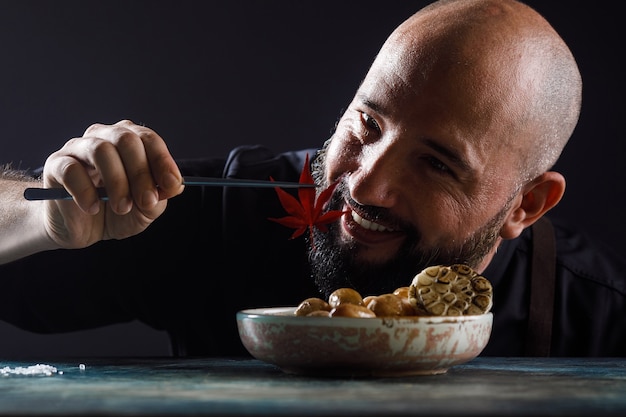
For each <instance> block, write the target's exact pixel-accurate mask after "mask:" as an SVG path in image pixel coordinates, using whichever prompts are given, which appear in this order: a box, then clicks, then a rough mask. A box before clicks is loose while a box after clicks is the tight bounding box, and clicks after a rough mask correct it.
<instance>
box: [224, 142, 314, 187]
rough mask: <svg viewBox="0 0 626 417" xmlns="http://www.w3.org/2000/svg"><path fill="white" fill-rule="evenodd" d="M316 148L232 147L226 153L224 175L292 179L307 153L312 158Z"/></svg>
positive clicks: (300, 167)
mask: <svg viewBox="0 0 626 417" xmlns="http://www.w3.org/2000/svg"><path fill="white" fill-rule="evenodd" d="M316 152H317V149H314V148H309V149H300V150H294V151H286V152H274V151H272V150H271V149H269V148H266V147H264V146H260V145H247V146H239V147H237V148H234V149H233V150H232V151H231V152H230V154H229V155H228V159H227V161H226V165H225V167H224V176H232V177H241V178H257V179H268V178H269V177H270V176H271V177H272V178H275V179H294V178H297V176H298V175H299V174H300V171H301V170H302V166H303V165H304V161H305V160H306V157H307V155H308V157H309V159H313V158H314V156H315V154H316Z"/></svg>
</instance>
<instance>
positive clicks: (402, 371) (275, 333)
mask: <svg viewBox="0 0 626 417" xmlns="http://www.w3.org/2000/svg"><path fill="white" fill-rule="evenodd" d="M294 311H295V307H277V308H259V309H250V310H243V311H240V312H238V313H237V326H238V329H239V335H240V337H241V341H242V343H243V345H244V346H245V348H246V349H247V350H248V352H250V354H251V355H252V356H254V357H255V358H257V359H260V360H262V361H264V362H268V363H271V364H274V365H276V366H278V367H279V368H280V369H282V370H283V371H284V372H287V373H294V374H307V375H329V376H332V375H334V376H341V375H344V376H405V375H433V374H442V373H445V372H447V370H448V369H449V368H450V367H452V366H454V365H459V364H462V363H465V362H468V361H470V360H472V359H474V358H475V357H476V356H478V355H479V354H480V352H482V350H483V349H484V348H485V346H486V345H487V342H488V341H489V337H490V335H491V327H492V323H493V315H492V313H487V314H481V315H473V316H458V317H453V316H446V317H441V316H433V317H397V318H348V317H300V316H295V315H294Z"/></svg>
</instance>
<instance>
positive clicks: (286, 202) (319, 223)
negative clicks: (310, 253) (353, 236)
mask: <svg viewBox="0 0 626 417" xmlns="http://www.w3.org/2000/svg"><path fill="white" fill-rule="evenodd" d="M270 179H271V180H272V181H273V180H274V179H273V178H271V177H270ZM300 183H302V184H314V181H313V177H312V176H311V171H310V169H309V155H308V154H307V155H306V159H305V161H304V166H303V167H302V172H301V173H300ZM338 183H339V182H338V181H335V182H334V183H333V184H331V185H330V186H329V187H328V188H326V189H325V190H323V191H322V192H321V193H320V194H319V196H317V199H316V198H315V196H316V191H315V188H313V187H301V188H298V199H299V201H298V199H296V198H295V197H294V196H292V195H291V194H289V193H288V192H286V191H284V190H282V189H281V188H279V187H276V188H274V189H275V190H276V194H278V198H279V200H280V203H281V204H282V206H283V208H284V209H285V211H287V213H289V215H288V216H285V217H281V218H269V220H272V221H275V222H276V223H279V224H281V225H283V226H287V227H290V228H292V229H296V230H295V231H294V232H293V234H292V235H291V237H290V239H295V238H297V237H298V236H300V235H302V234H303V233H304V232H305V231H306V230H307V229H309V233H310V237H311V242H313V228H314V227H317V229H318V230H320V231H322V232H327V231H328V227H327V225H328V224H329V223H332V222H335V221H337V220H338V219H339V218H340V217H341V216H342V215H343V214H344V213H345V211H342V210H330V211H327V212H326V213H323V211H324V207H325V205H326V203H327V202H328V200H330V197H331V196H332V194H333V191H334V190H335V188H336V187H337V184H338Z"/></svg>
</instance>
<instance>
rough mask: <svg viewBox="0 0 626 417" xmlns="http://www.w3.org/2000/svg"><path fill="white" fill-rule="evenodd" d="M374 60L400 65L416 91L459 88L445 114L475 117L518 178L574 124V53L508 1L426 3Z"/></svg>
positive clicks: (552, 155)
mask: <svg viewBox="0 0 626 417" xmlns="http://www.w3.org/2000/svg"><path fill="white" fill-rule="evenodd" d="M390 62H393V63H394V64H395V65H389V63H390ZM377 65H378V66H386V67H387V68H400V70H401V71H403V72H404V74H403V75H402V77H404V78H407V77H411V78H412V82H411V83H410V85H411V86H412V88H413V93H415V94H424V95H425V94H426V92H427V91H426V90H427V89H428V88H430V87H429V83H431V84H432V83H440V84H446V85H447V87H446V88H449V89H455V88H456V89H458V97H459V102H458V103H456V104H457V105H458V108H457V107H454V108H452V109H450V111H455V112H457V113H459V114H464V115H465V117H466V118H467V119H473V120H475V121H476V129H477V134H484V135H485V136H489V134H490V133H491V134H493V136H494V140H495V136H498V139H497V143H492V144H491V145H492V146H501V147H506V148H507V149H509V150H512V151H514V152H515V153H516V155H519V158H518V159H517V160H516V161H515V162H514V163H516V164H518V168H519V176H520V180H521V181H524V180H529V179H532V178H534V177H535V176H537V175H539V174H540V173H542V172H544V171H546V170H548V169H550V167H551V166H552V165H553V164H554V163H555V162H556V160H557V159H558V157H559V155H560V154H561V151H562V149H563V147H564V146H565V144H566V143H567V141H568V139H569V137H570V136H571V134H572V132H573V130H574V128H575V126H576V123H577V121H578V116H579V112H580V104H581V89H582V83H581V78H580V73H579V71H578V67H577V65H576V62H575V60H574V57H573V56H572V54H571V52H570V50H569V49H568V47H567V46H566V45H565V43H564V42H563V40H562V39H561V38H560V36H559V35H558V34H557V33H556V31H555V30H554V29H553V28H552V27H551V26H550V24H549V23H548V22H547V21H546V20H545V19H544V18H543V17H542V16H540V15H539V14H538V13H537V12H535V11H534V10H533V9H531V8H530V7H528V6H526V5H524V4H522V3H520V2H517V1H514V0H441V1H437V2H435V3H432V4H430V5H429V6H427V7H425V8H424V9H422V10H420V11H419V12H417V13H416V14H414V15H413V16H411V17H410V18H409V19H407V20H406V21H405V22H404V23H403V24H402V25H400V26H399V27H398V28H397V29H396V30H395V31H394V32H393V33H392V34H391V36H390V37H389V39H388V40H387V42H386V43H385V45H384V46H383V48H382V49H381V52H380V54H379V55H378V57H377V60H376V62H375V63H374V67H376V66H377ZM438 88H442V87H438ZM446 105H447V106H450V102H446ZM461 107H464V108H461ZM480 130H482V132H481V131H480Z"/></svg>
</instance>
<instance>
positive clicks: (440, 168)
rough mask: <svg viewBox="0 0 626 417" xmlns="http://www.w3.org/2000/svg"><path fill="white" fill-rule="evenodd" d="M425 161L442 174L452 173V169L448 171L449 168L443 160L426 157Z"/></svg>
mask: <svg viewBox="0 0 626 417" xmlns="http://www.w3.org/2000/svg"><path fill="white" fill-rule="evenodd" d="M427 162H428V163H429V164H430V166H431V167H432V168H433V169H435V170H436V171H440V172H441V173H444V174H451V173H452V171H450V168H448V166H447V165H446V164H444V163H443V162H441V161H440V160H439V159H437V158H433V157H429V158H427Z"/></svg>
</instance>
